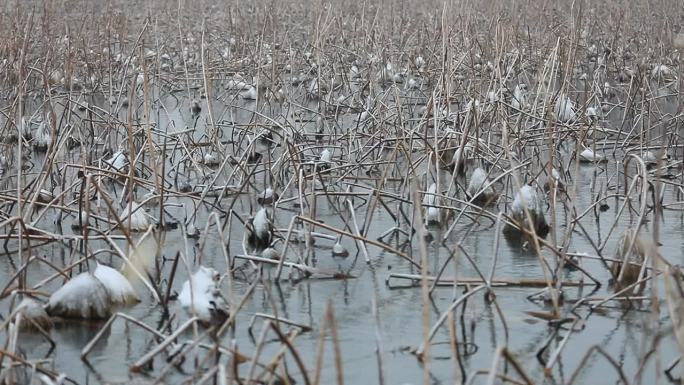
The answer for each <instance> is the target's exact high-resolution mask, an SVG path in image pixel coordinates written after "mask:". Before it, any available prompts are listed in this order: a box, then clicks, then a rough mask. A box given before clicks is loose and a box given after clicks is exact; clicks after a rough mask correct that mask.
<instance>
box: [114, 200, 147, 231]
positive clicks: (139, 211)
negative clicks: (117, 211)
mask: <svg viewBox="0 0 684 385" xmlns="http://www.w3.org/2000/svg"><path fill="white" fill-rule="evenodd" d="M129 210H130V211H129ZM129 213H130V214H129ZM121 223H122V224H123V226H124V227H125V228H126V229H128V230H131V231H145V230H147V228H148V227H150V222H149V220H148V219H147V215H146V214H145V209H143V208H142V207H141V205H140V204H139V203H137V202H131V204H127V205H126V206H125V207H124V208H123V210H122V211H121Z"/></svg>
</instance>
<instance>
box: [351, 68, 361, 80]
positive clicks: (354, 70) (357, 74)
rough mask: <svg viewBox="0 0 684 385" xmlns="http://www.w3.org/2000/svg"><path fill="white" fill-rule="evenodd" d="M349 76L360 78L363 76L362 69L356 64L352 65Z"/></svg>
mask: <svg viewBox="0 0 684 385" xmlns="http://www.w3.org/2000/svg"><path fill="white" fill-rule="evenodd" d="M349 77H350V78H352V79H358V78H360V77H361V70H359V67H357V66H356V65H352V66H351V69H350V70H349Z"/></svg>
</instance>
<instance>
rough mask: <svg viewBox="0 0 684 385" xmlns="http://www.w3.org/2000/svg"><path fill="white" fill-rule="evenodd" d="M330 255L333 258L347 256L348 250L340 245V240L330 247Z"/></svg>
mask: <svg viewBox="0 0 684 385" xmlns="http://www.w3.org/2000/svg"><path fill="white" fill-rule="evenodd" d="M332 256H333V257H335V258H347V257H348V256H349V250H347V248H346V247H344V246H342V244H341V243H340V241H339V240H338V241H337V242H335V245H333V248H332Z"/></svg>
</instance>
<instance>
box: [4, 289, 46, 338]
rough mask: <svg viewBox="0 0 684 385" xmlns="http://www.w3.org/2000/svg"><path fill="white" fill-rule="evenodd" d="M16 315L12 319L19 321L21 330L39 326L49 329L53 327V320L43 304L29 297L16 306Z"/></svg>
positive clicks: (33, 328) (15, 321)
mask: <svg viewBox="0 0 684 385" xmlns="http://www.w3.org/2000/svg"><path fill="white" fill-rule="evenodd" d="M15 311H16V315H15V316H14V318H13V319H12V321H13V322H14V323H15V324H16V323H17V322H19V330H27V331H29V330H35V329H37V328H40V329H43V331H48V330H50V329H51V328H52V320H51V319H50V316H49V315H48V313H47V312H46V311H45V308H44V307H43V304H42V303H40V302H38V301H37V300H35V299H33V298H30V297H27V298H24V299H23V300H21V302H19V304H18V305H17V307H16V308H15Z"/></svg>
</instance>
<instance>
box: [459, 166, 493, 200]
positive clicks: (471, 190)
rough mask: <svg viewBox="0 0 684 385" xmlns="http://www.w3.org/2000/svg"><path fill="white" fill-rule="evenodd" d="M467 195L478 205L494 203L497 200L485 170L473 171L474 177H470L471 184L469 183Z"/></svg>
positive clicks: (477, 169)
mask: <svg viewBox="0 0 684 385" xmlns="http://www.w3.org/2000/svg"><path fill="white" fill-rule="evenodd" d="M485 186H486V187H485ZM466 194H467V195H468V198H470V199H472V200H473V203H475V204H477V205H483V204H487V203H492V202H493V200H494V199H495V198H496V192H495V191H494V187H493V186H491V185H490V181H489V178H487V172H486V171H485V170H483V169H482V168H480V167H478V168H476V169H475V170H473V173H472V175H470V182H468V188H467V189H466Z"/></svg>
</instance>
